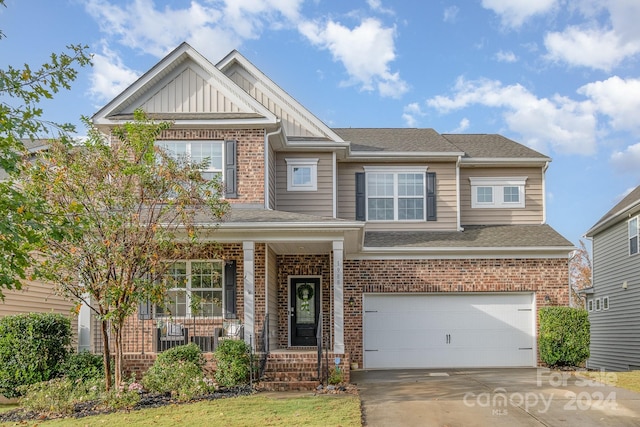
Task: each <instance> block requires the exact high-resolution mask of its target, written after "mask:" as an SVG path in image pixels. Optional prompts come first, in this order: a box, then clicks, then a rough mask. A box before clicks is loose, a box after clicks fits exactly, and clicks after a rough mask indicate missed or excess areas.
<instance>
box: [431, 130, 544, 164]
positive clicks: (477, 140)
mask: <svg viewBox="0 0 640 427" xmlns="http://www.w3.org/2000/svg"><path fill="white" fill-rule="evenodd" d="M442 136H443V137H444V138H445V139H447V140H448V141H450V142H451V143H452V144H454V145H455V146H456V147H458V148H459V149H460V150H462V151H464V152H465V153H466V157H470V158H490V159H491V158H493V159H496V158H540V159H545V158H547V156H545V155H543V154H541V153H538V152H537V151H535V150H532V149H531V148H529V147H526V146H524V145H522V144H519V143H517V142H515V141H513V140H511V139H509V138H505V137H504V136H502V135H497V134H443V135H442Z"/></svg>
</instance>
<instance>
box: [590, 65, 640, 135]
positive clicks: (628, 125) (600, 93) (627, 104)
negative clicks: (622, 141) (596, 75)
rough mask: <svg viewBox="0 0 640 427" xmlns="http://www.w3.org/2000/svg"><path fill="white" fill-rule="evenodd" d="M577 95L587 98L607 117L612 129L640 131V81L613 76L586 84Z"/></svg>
mask: <svg viewBox="0 0 640 427" xmlns="http://www.w3.org/2000/svg"><path fill="white" fill-rule="evenodd" d="M578 93H580V94H583V95H585V96H587V97H589V98H590V99H591V100H592V101H593V103H594V105H595V106H596V108H597V110H598V111H599V112H600V113H602V114H604V115H606V116H608V117H609V120H610V125H611V127H612V128H613V129H615V130H629V131H640V120H638V112H639V111H640V79H626V80H625V79H622V78H620V77H618V76H613V77H610V78H608V79H607V80H604V81H598V82H593V83H589V84H586V85H584V86H582V87H581V88H579V89H578Z"/></svg>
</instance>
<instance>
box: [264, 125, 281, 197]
mask: <svg viewBox="0 0 640 427" xmlns="http://www.w3.org/2000/svg"><path fill="white" fill-rule="evenodd" d="M280 132H282V125H280V126H279V127H278V130H274V131H273V132H269V133H266V134H265V135H264V208H265V209H271V208H270V207H269V201H270V200H269V138H270V137H272V136H273V135H277V134H279V133H280Z"/></svg>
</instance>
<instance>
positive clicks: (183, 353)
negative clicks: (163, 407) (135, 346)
mask: <svg viewBox="0 0 640 427" xmlns="http://www.w3.org/2000/svg"><path fill="white" fill-rule="evenodd" d="M204 362H205V361H204V357H203V356H202V352H201V351H200V348H199V347H198V346H197V345H195V344H188V345H183V346H178V347H173V348H171V349H169V350H167V351H165V352H163V353H160V354H159V355H158V358H157V359H156V361H155V362H154V363H153V365H152V366H151V368H149V370H148V371H147V372H146V373H145V374H144V376H143V377H142V385H143V386H144V388H145V389H146V390H148V391H150V392H154V393H171V395H172V396H173V397H175V398H176V399H178V400H181V401H186V400H190V399H193V398H194V397H196V396H201V395H204V394H207V393H210V392H211V391H213V384H212V383H211V382H210V381H209V380H207V379H206V378H205V377H204V375H203V372H202V367H203V366H204Z"/></svg>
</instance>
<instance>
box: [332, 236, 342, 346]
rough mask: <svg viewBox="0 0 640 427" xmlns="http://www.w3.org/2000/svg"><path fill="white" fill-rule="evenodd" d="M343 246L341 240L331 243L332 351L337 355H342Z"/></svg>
mask: <svg viewBox="0 0 640 427" xmlns="http://www.w3.org/2000/svg"><path fill="white" fill-rule="evenodd" d="M343 245H344V243H343V241H342V240H334V242H333V351H334V353H337V354H344V302H343V301H344V290H343V287H342V257H343Z"/></svg>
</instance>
